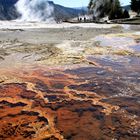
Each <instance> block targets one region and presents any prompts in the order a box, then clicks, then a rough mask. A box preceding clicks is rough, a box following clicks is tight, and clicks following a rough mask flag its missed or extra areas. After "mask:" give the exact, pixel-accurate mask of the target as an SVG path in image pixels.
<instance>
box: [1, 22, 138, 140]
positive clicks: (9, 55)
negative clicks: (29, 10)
mask: <svg viewBox="0 0 140 140" xmlns="http://www.w3.org/2000/svg"><path fill="white" fill-rule="evenodd" d="M1 23H2V24H3V25H2V24H1V25H2V26H1V30H0V41H1V42H0V139H2V140H4V139H21V140H22V139H27V140H28V139H33V140H65V139H67V140H82V139H83V140H94V139H98V140H101V139H103V140H119V139H120V140H127V139H129V140H137V139H139V137H140V109H139V108H140V52H139V48H140V45H139V39H140V36H139V33H138V32H136V31H135V30H132V29H131V28H130V30H129V31H128V30H127V31H126V29H124V28H122V27H118V26H117V27H116V25H113V27H112V25H97V24H80V25H76V26H75V25H70V24H60V25H59V24H57V25H55V27H54V25H53V24H51V25H48V24H45V23H41V24H40V23H25V24H24V25H23V23H17V22H15V21H13V22H12V23H10V22H7V26H5V25H4V22H1ZM17 25H18V26H17ZM77 26H78V27H77ZM81 26H82V28H81ZM95 26H96V27H95ZM104 26H105V28H104ZM114 26H115V27H114ZM40 27H42V28H40ZM52 27H54V28H52ZM87 27H88V28H87ZM94 27H95V28H94ZM101 27H103V28H101ZM7 28H8V29H7Z"/></svg>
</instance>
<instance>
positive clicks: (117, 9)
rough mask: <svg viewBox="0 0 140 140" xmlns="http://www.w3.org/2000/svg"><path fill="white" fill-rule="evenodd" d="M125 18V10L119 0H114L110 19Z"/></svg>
mask: <svg viewBox="0 0 140 140" xmlns="http://www.w3.org/2000/svg"><path fill="white" fill-rule="evenodd" d="M120 18H123V11H122V8H121V5H120V1H119V0H114V1H113V3H112V6H111V10H110V13H109V19H110V20H112V19H120Z"/></svg>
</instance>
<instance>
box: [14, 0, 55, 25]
mask: <svg viewBox="0 0 140 140" xmlns="http://www.w3.org/2000/svg"><path fill="white" fill-rule="evenodd" d="M15 6H16V8H17V11H18V12H19V13H20V15H21V17H20V18H19V20H21V21H39V22H40V21H45V22H51V21H54V19H53V13H54V9H53V6H52V5H50V4H49V2H48V0H19V1H18V2H17V3H16V5H15Z"/></svg>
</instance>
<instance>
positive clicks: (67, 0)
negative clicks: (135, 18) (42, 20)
mask: <svg viewBox="0 0 140 140" xmlns="http://www.w3.org/2000/svg"><path fill="white" fill-rule="evenodd" d="M53 1H54V3H57V4H61V5H63V6H66V7H82V6H87V5H88V2H89V0H53ZM120 2H121V5H127V4H129V3H130V0H120Z"/></svg>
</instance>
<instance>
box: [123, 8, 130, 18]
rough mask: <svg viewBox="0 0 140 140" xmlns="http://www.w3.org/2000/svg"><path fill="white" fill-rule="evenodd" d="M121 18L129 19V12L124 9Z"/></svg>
mask: <svg viewBox="0 0 140 140" xmlns="http://www.w3.org/2000/svg"><path fill="white" fill-rule="evenodd" d="M123 18H130V15H129V12H128V11H127V10H126V9H125V10H124V12H123Z"/></svg>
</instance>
